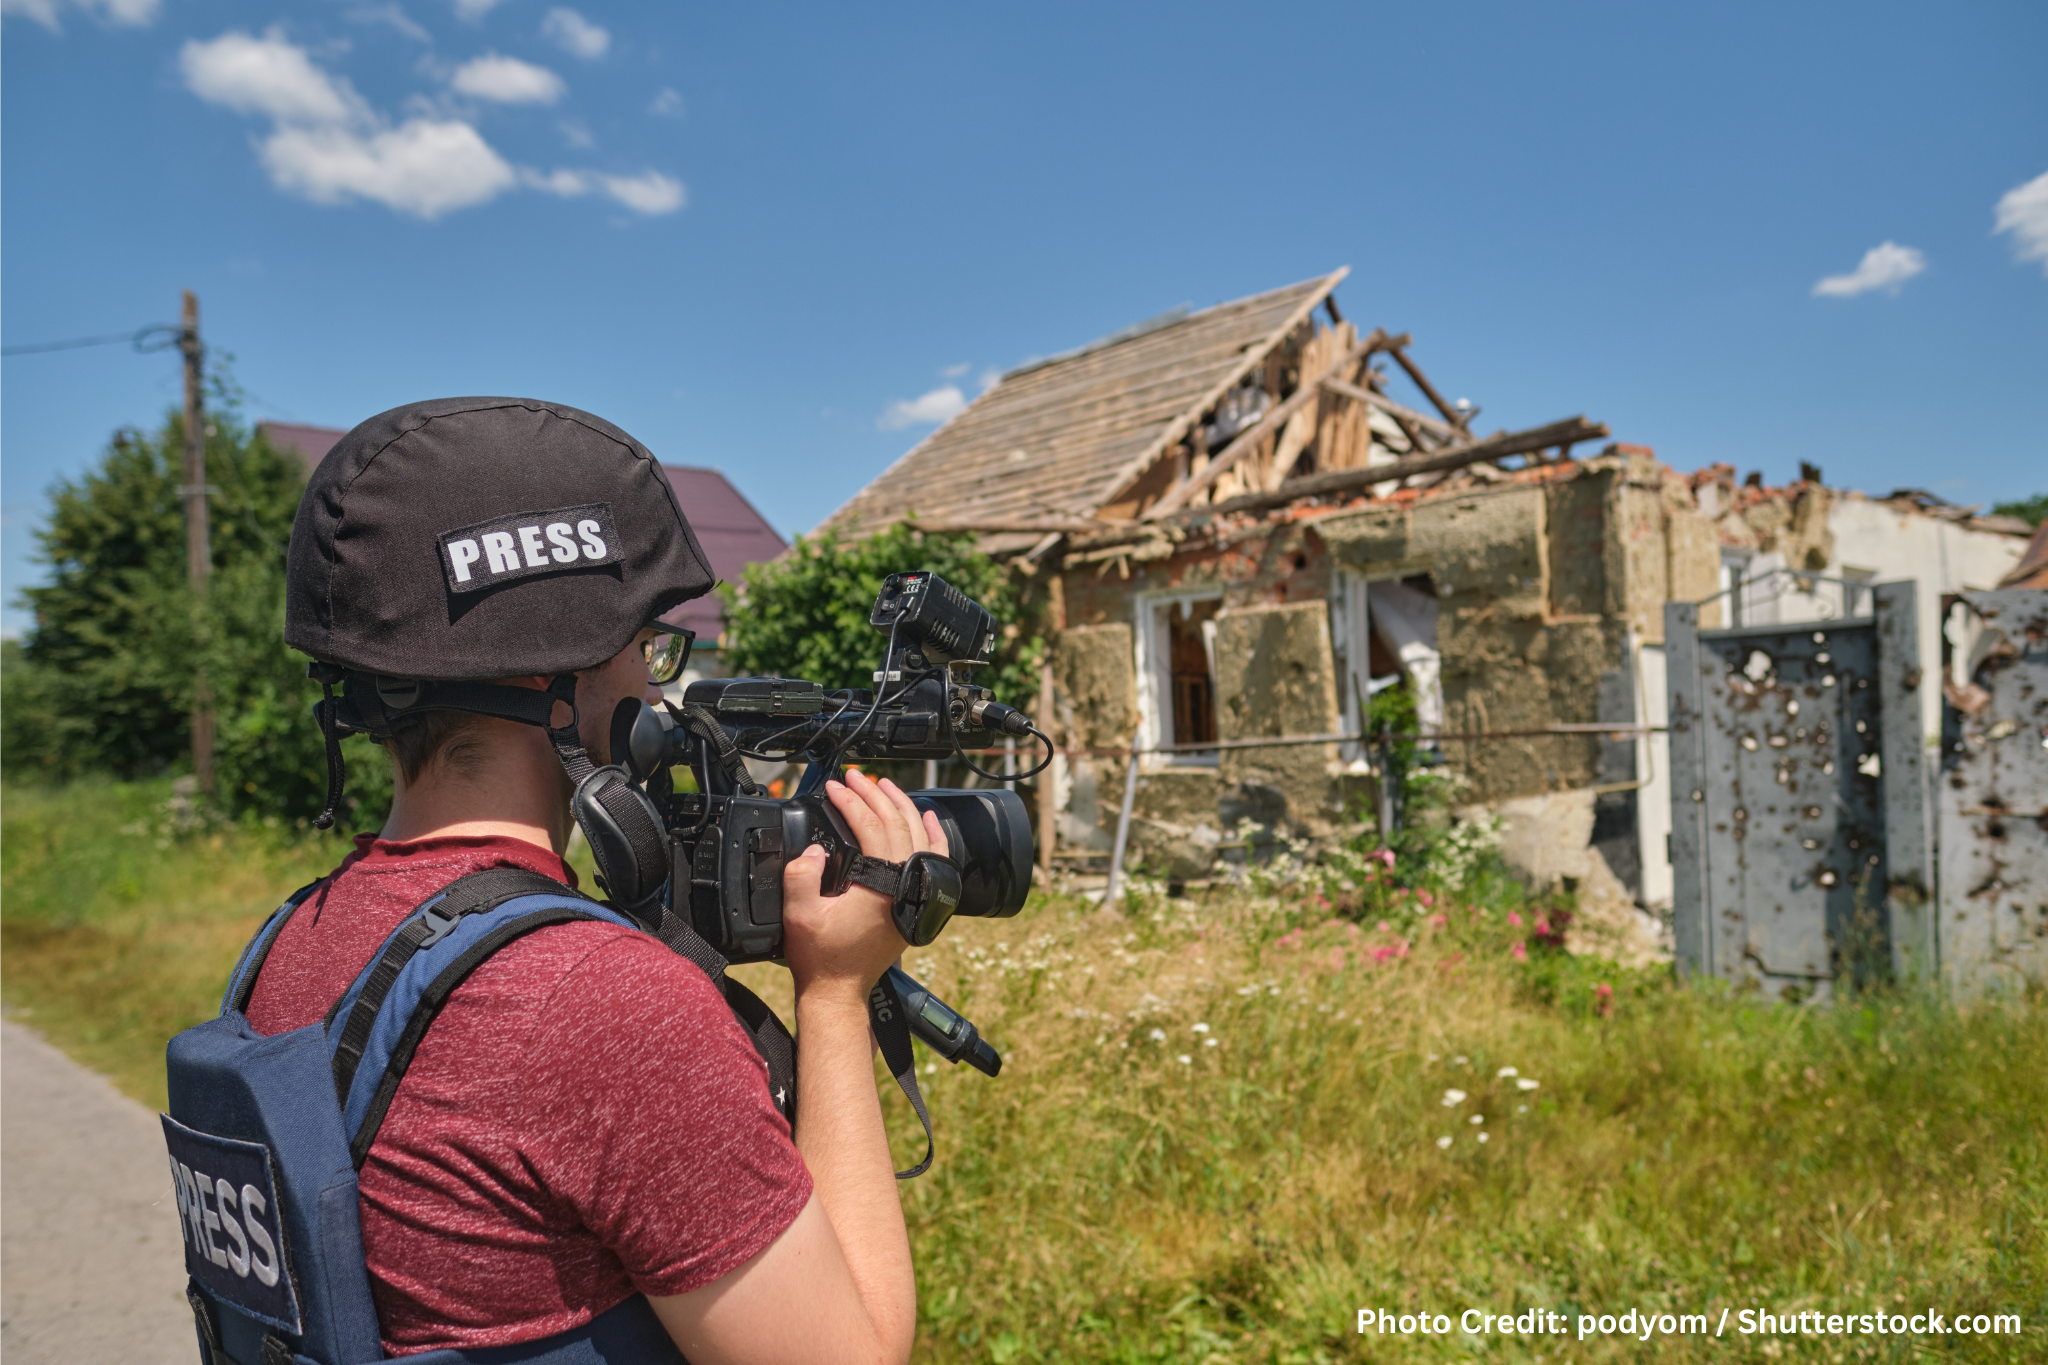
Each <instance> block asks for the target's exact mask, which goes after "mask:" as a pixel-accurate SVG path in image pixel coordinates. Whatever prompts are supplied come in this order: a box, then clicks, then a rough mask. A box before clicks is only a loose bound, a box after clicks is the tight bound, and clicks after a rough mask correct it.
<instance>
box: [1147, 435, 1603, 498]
mask: <svg viewBox="0 0 2048 1365" xmlns="http://www.w3.org/2000/svg"><path fill="white" fill-rule="evenodd" d="M1608 434H1609V433H1608V429H1607V424H1606V423H1605V422H1588V421H1587V420H1586V419H1585V418H1584V417H1571V418H1567V419H1566V420H1564V421H1562V422H1552V423H1551V424H1550V425H1549V426H1543V427H1531V428H1529V429H1528V430H1526V431H1503V432H1501V433H1499V434H1498V435H1495V436H1489V437H1487V438H1486V439H1485V440H1483V441H1473V442H1470V443H1469V444H1466V445H1461V446H1455V447H1452V448H1450V449H1446V450H1434V451H1431V452H1430V453H1429V454H1427V455H1417V456H1411V457H1409V458H1407V459H1402V460H1391V461H1389V462H1388V463H1386V464H1376V465H1367V466H1365V467H1364V468H1361V469H1339V470H1335V471H1333V472H1331V473H1328V474H1311V475H1309V476H1308V477H1307V478H1303V479H1291V480H1289V481H1288V482H1286V483H1283V484H1281V485H1280V487H1278V488H1277V489H1275V490H1274V491H1272V492H1271V493H1247V494H1245V495H1244V496H1243V497H1239V498H1231V499H1229V500H1228V501H1226V502H1219V503H1217V504H1215V505H1214V506H1212V507H1198V508H1195V509H1193V510H1192V511H1191V512H1189V513H1188V514H1187V515H1188V516H1189V517H1198V516H1219V515H1222V514H1224V513H1226V512H1253V511H1260V510H1263V509H1265V508H1268V507H1281V506H1284V505H1286V504H1287V503H1290V502H1293V501H1294V500H1295V499H1296V498H1313V497H1321V496H1323V495H1324V494H1328V493H1346V492H1350V491H1352V490H1353V489H1358V488H1367V487H1370V486H1371V485H1373V484H1376V483H1386V482H1389V481H1392V480H1400V479H1406V478H1410V477H1412V476H1414V475H1416V474H1433V473H1435V472H1436V471H1438V470H1453V469H1461V468H1463V467H1464V466H1466V465H1471V464H1478V463H1480V462H1481V461H1484V460H1504V459H1506V458H1507V457H1508V456H1510V455H1529V454H1533V453H1534V452H1536V451H1539V450H1545V449H1548V448H1549V447H1551V446H1565V447H1570V446H1574V445H1577V444H1579V443H1580V442H1582V441H1599V440H1604V439H1606V437H1607V436H1608Z"/></svg>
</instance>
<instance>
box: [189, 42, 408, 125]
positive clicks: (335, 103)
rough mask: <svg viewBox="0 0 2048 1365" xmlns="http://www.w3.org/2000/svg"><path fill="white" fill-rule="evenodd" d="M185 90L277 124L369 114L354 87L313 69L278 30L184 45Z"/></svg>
mask: <svg viewBox="0 0 2048 1365" xmlns="http://www.w3.org/2000/svg"><path fill="white" fill-rule="evenodd" d="M178 65H179V67H180V68H181V69H182V70H183V71H184V73H185V85H186V88H187V89H189V90H191V92H192V93H193V94H195V95H197V96H199V98H201V99H203V100H205V101H206V102H207V103H209V104H220V105H225V106H227V107H228V108H230V109H233V110H235V111H236V112H237V113H242V114H268V115H269V116H270V117H271V118H273V119H275V120H277V121H278V122H279V123H295V124H323V123H347V122H350V121H352V120H357V119H361V118H365V117H367V116H368V113H369V110H368V108H367V106H365V105H364V104H363V100H362V97H361V96H360V95H358V94H356V92H355V89H354V87H352V86H350V85H349V83H348V82H347V81H345V80H341V79H338V78H336V77H333V76H330V75H328V74H327V73H326V72H325V71H322V70H321V69H320V68H319V67H317V66H315V65H313V62H312V59H311V58H309V57H308V56H307V55H306V50H305V49H304V48H302V47H295V46H294V45H292V44H291V43H288V42H286V41H285V39H284V37H283V35H282V34H281V33H279V31H278V30H277V29H274V28H273V29H271V30H270V32H268V33H266V34H264V35H263V36H262V37H261V38H254V37H251V36H250V35H249V34H246V33H241V32H238V31H234V30H230V31H229V32H227V33H223V34H221V35H220V37H218V38H215V39H214V40H213V41H212V42H207V43H202V42H200V41H198V40H197V39H192V40H189V41H187V42H186V44H185V46H184V48H183V49H182V50H181V51H180V52H179V54H178Z"/></svg>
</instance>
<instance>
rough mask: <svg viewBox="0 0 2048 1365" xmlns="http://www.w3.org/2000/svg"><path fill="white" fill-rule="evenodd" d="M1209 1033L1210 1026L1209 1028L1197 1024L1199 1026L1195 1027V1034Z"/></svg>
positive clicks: (1205, 1025)
mask: <svg viewBox="0 0 2048 1365" xmlns="http://www.w3.org/2000/svg"><path fill="white" fill-rule="evenodd" d="M1208 1031H1209V1026H1208V1025H1207V1024H1197V1025H1195V1032H1197V1033H1207V1032H1208Z"/></svg>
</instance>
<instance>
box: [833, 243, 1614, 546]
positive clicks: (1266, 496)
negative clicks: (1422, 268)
mask: <svg viewBox="0 0 2048 1365" xmlns="http://www.w3.org/2000/svg"><path fill="white" fill-rule="evenodd" d="M1348 273H1349V267H1345V268H1343V269H1339V270H1336V271H1333V272H1331V273H1330V274H1328V275H1325V276H1322V277H1321V278H1318V279H1313V280H1305V281H1302V282H1301V283H1299V284H1293V285H1289V286H1287V287H1286V288H1284V289H1275V290H1272V291H1271V292H1269V293H1264V294H1257V295H1253V296H1252V297H1250V298H1245V299H1239V300H1236V301H1235V302H1231V303H1225V304H1219V305H1217V306H1216V307H1214V308H1209V309H1205V310H1204V311H1202V312H1199V313H1193V314H1189V315H1186V316H1177V317H1171V318H1169V319H1165V320H1161V321H1160V322H1159V323H1158V324H1157V325H1150V326H1140V327H1137V328H1132V329H1128V330H1127V331H1125V332H1121V333H1117V334H1115V335H1113V336H1110V337H1106V338H1104V339H1103V340H1102V341H1100V342H1097V343H1095V344H1093V345H1090V346H1085V347H1082V348H1081V349H1079V350H1077V351H1072V352H1069V353H1067V354H1065V355H1061V356H1056V357H1053V358H1052V359H1050V360H1045V361H1039V362H1036V363H1034V364H1031V365H1028V366H1024V367H1022V368H1020V369H1017V370H1013V371H1012V372H1010V373H1009V374H1007V375H1005V376H1003V378H1002V380H1001V381H1000V382H999V383H997V384H996V386H995V387H994V388H992V389H990V390H989V391H988V392H987V393H985V394H983V395H982V396H981V397H980V398H978V399H977V400H976V401H975V402H974V403H973V404H971V405H970V406H969V407H968V408H967V410H966V411H965V412H963V413H961V414H960V415H959V416H958V417H955V418H954V419H953V420H952V421H950V422H948V423H946V424H945V425H944V426H942V427H941V428H939V430H937V431H935V432H933V433H932V434H931V435H930V436H929V437H927V438H926V439H925V440H924V441H922V442H921V443H919V444H918V445H917V446H916V447H915V448H914V449H912V450H911V451H910V452H909V453H908V454H906V455H905V456H903V458H902V459H900V460H898V461H897V462H896V463H895V464H894V465H892V466H890V467H889V469H887V470H886V471H884V473H883V474H882V475H881V476H880V477H879V478H877V479H876V480H875V481H874V482H873V483H871V484H869V485H868V486H867V487H866V488H864V489H862V490H861V491H860V492H859V493H858V494H856V495H855V496H854V498H853V499H852V500H851V501H850V502H848V503H847V504H846V505H845V506H844V507H842V508H840V509H839V511H837V512H836V513H834V514H833V515H832V516H831V517H830V518H829V519H827V521H826V522H825V523H824V525H823V526H822V527H821V528H820V530H822V531H829V532H833V533H836V534H840V535H853V536H858V535H865V534H868V533H870V532H873V531H876V530H880V529H881V528H882V527H884V526H887V525H889V524H891V523H893V522H896V521H900V520H905V519H912V520H915V521H916V522H917V523H918V524H919V525H921V526H925V527H927V528H930V529H933V530H941V529H943V530H960V531H970V532H974V533H976V534H978V535H980V537H981V538H982V544H983V547H984V548H985V549H987V550H989V551H991V552H992V553H998V554H1002V553H1011V554H1014V553H1019V552H1024V553H1028V554H1030V555H1032V556H1036V555H1038V554H1041V553H1043V552H1045V551H1046V550H1049V549H1050V548H1051V547H1052V546H1053V545H1055V544H1057V543H1058V542H1059V541H1061V540H1062V539H1073V540H1075V541H1076V542H1085V543H1087V544H1091V545H1092V544H1096V543H1099V542H1101V541H1103V540H1104V539H1105V538H1107V539H1110V540H1117V539H1136V540H1152V539H1157V538H1160V537H1161V536H1166V535H1173V536H1174V537H1175V538H1178V528H1180V527H1184V526H1186V525H1188V524H1189V523H1199V522H1207V521H1212V520H1214V519H1215V518H1218V517H1224V516H1229V515H1231V514H1234V513H1257V512H1263V511H1265V510H1267V509H1270V508H1275V507H1282V506H1285V505H1287V504H1289V503H1294V502H1300V501H1303V500H1308V501H1319V502H1329V501H1336V502H1339V503H1342V502H1351V501H1356V500H1358V499H1360V498H1369V497H1372V496H1376V495H1377V496H1386V495H1389V494H1392V493H1394V492H1395V491H1397V490H1400V489H1403V488H1410V487H1417V486H1421V487H1430V486H1435V485H1439V484H1441V483H1443V482H1445V481H1446V480H1449V479H1452V478H1453V476H1455V475H1457V473H1458V472H1459V471H1461V470H1466V469H1469V468H1471V467H1473V466H1475V465H1478V464H1481V463H1488V462H1491V463H1495V464H1496V466H1497V467H1499V466H1498V464H1497V462H1499V461H1502V460H1508V459H1512V458H1515V457H1520V462H1521V464H1522V465H1523V467H1528V466H1530V465H1532V464H1536V463H1544V462H1557V461H1561V460H1563V459H1564V458H1565V457H1567V456H1569V454H1570V451H1571V447H1572V446H1573V445H1574V444H1576V443H1579V442H1585V441H1592V440H1598V439H1601V438H1604V437H1605V436H1606V435H1607V428H1606V427H1605V426H1603V425H1600V424H1598V423H1591V422H1587V421H1586V420H1585V419H1584V418H1578V417H1575V418H1570V419H1568V420H1566V421H1563V422H1556V423H1552V424H1550V425H1548V426H1544V427H1539V428H1534V429H1532V430H1529V431H1524V432H1498V433H1495V434H1494V435H1493V436H1490V437H1485V438H1480V437H1477V436H1475V435H1474V434H1473V433H1472V432H1471V431H1470V430H1469V427H1470V423H1471V421H1472V419H1473V417H1474V416H1476V415H1477V411H1478V410H1477V409H1476V408H1473V407H1472V406H1471V405H1469V404H1452V403H1449V402H1446V401H1445V399H1444V398H1443V396H1442V395H1441V394H1440V393H1439V392H1438V390H1437V389H1436V388H1435V386H1434V385H1432V384H1431V382H1430V380H1429V378H1428V377H1427V376H1426V375H1425V374H1424V373H1423V372H1422V370H1421V369H1420V368H1419V367H1418V366H1417V365H1416V363H1415V361H1414V360H1413V358H1412V357H1410V356H1409V355H1408V353H1407V347H1408V344H1409V338H1408V337H1407V336H1406V335H1405V334H1404V335H1399V336H1390V335H1388V334H1387V333H1386V332H1384V331H1379V330H1375V331H1373V332H1371V333H1370V334H1368V335H1363V336H1361V335H1360V334H1359V333H1358V331H1357V329H1356V328H1355V327H1353V326H1352V324H1351V323H1349V322H1347V321H1345V320H1344V318H1343V315H1342V313H1341V312H1340V310H1339V309H1338V306H1337V303H1336V300H1335V298H1334V297H1333V291H1334V290H1335V289H1336V287H1337V285H1338V283H1339V282H1340V281H1342V280H1343V279H1344V277H1345V276H1346V275H1347V274H1348ZM1319 307H1320V308H1321V309H1322V312H1323V315H1324V318H1323V319H1321V320H1319V319H1318V318H1317V316H1316V313H1317V310H1318V308H1319ZM1389 361H1391V362H1392V363H1393V364H1394V365H1396V366H1398V367H1399V369H1400V370H1401V371H1402V372H1403V373H1404V374H1405V375H1406V376H1407V378H1408V379H1409V381H1410V382H1411V383H1412V384H1413V385H1414V387H1415V388H1416V390H1417V391H1418V392H1419V393H1420V394H1421V395H1422V396H1423V398H1424V399H1426V400H1427V402H1428V404H1429V407H1430V408H1431V409H1432V411H1423V410H1421V409H1419V408H1416V407H1411V406H1408V405H1406V404H1403V403H1401V402H1399V401H1397V400H1396V399H1394V398H1393V397H1392V396H1390V395H1389V393H1388V391H1387V390H1388V378H1389V377H1388V375H1387V373H1386V372H1385V369H1386V366H1387V363H1388V362H1389ZM1539 452H1549V453H1548V455H1547V456H1539ZM1169 528H1173V529H1172V530H1169Z"/></svg>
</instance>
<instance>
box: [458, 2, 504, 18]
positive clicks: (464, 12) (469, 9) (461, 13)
mask: <svg viewBox="0 0 2048 1365" xmlns="http://www.w3.org/2000/svg"><path fill="white" fill-rule="evenodd" d="M497 7H498V0H455V17H456V18H458V19H461V20H464V21H466V22H468V23H472V24H474V23H476V22H478V21H479V20H481V19H482V18H483V17H484V16H485V15H486V14H489V13H490V12H491V11H492V10H494V9H496V8H497Z"/></svg>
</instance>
